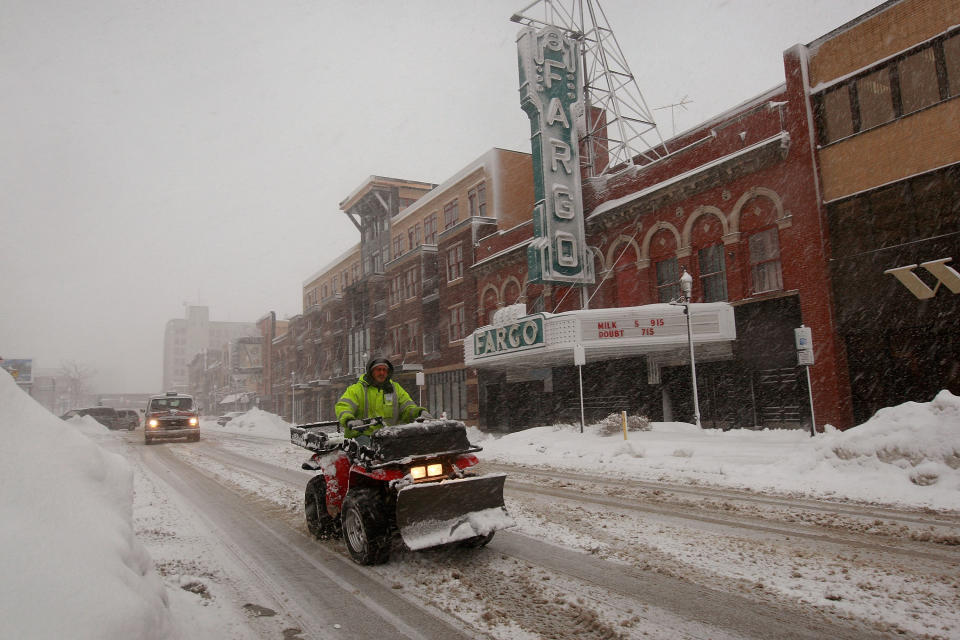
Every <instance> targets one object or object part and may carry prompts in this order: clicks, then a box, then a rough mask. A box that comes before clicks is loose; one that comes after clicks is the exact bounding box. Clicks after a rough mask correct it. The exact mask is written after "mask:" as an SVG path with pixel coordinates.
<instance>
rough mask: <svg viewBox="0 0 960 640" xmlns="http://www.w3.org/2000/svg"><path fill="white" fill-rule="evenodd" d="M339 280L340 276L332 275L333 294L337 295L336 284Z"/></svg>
mask: <svg viewBox="0 0 960 640" xmlns="http://www.w3.org/2000/svg"><path fill="white" fill-rule="evenodd" d="M339 282H340V278H338V277H337V276H333V295H337V289H338V288H339V287H338V286H337V285H338V283H339Z"/></svg>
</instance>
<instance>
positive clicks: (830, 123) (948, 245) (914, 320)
mask: <svg viewBox="0 0 960 640" xmlns="http://www.w3.org/2000/svg"><path fill="white" fill-rule="evenodd" d="M802 52H803V53H805V54H806V55H807V57H808V58H809V66H808V70H807V75H808V87H809V89H808V90H809V92H810V94H811V98H812V100H811V109H812V112H813V113H814V115H815V119H816V124H817V137H816V139H815V142H816V146H817V164H818V167H819V169H820V179H821V191H822V193H821V197H822V199H823V201H824V207H825V209H826V217H827V221H828V223H829V229H830V236H831V246H832V255H831V260H830V273H831V278H832V284H833V292H834V300H835V304H836V317H837V332H838V336H839V339H840V340H841V341H842V344H843V345H844V347H845V350H846V354H847V359H848V361H849V364H850V369H849V371H850V374H849V377H850V381H851V386H852V394H851V401H852V406H853V413H854V418H855V420H856V421H857V422H860V421H863V420H865V419H867V418H868V417H869V416H870V415H872V414H873V413H874V412H875V411H876V410H877V409H879V408H881V407H885V406H890V405H894V404H899V403H902V402H905V401H908V400H914V401H928V400H930V399H931V398H932V397H933V396H934V395H935V394H936V393H937V392H938V391H939V390H941V389H949V390H950V391H951V392H953V393H955V394H960V338H958V334H957V324H958V318H960V295H958V294H960V274H958V273H957V263H956V260H958V259H960V1H958V0H902V1H898V2H887V3H885V4H883V5H881V6H879V7H878V8H876V9H875V10H873V11H871V12H869V13H867V14H865V15H863V16H861V17H859V18H857V19H856V20H853V21H852V22H850V23H848V24H846V25H843V26H841V27H839V28H838V29H836V30H835V31H833V32H831V33H828V34H826V35H825V36H823V37H822V38H819V39H818V40H816V41H814V42H813V43H811V44H810V45H808V46H807V47H805V48H803V49H802Z"/></svg>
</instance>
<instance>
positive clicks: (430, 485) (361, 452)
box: [290, 358, 514, 564]
mask: <svg viewBox="0 0 960 640" xmlns="http://www.w3.org/2000/svg"><path fill="white" fill-rule="evenodd" d="M392 369H393V367H392V365H391V364H390V362H389V361H388V360H386V359H383V358H374V359H373V360H371V361H370V363H369V364H368V365H367V373H366V374H364V375H363V376H361V378H360V380H358V381H357V382H356V383H355V384H353V385H351V386H350V387H348V388H347V390H346V392H345V393H344V394H343V397H341V398H340V401H339V402H338V403H337V407H336V410H337V420H336V421H329V422H316V423H311V424H302V425H294V426H291V427H290V441H291V442H292V443H293V444H296V445H297V446H300V447H303V448H305V449H309V450H310V451H312V452H313V455H312V456H311V457H310V459H309V460H308V461H307V462H305V463H303V469H305V470H308V471H314V472H317V474H316V475H315V476H313V477H312V478H310V480H309V482H307V488H306V491H305V493H304V511H305V513H306V520H307V529H308V530H309V531H310V533H311V534H312V535H314V536H316V537H317V538H330V537H333V536H337V535H338V534H341V533H342V535H343V540H344V542H345V543H346V546H347V550H348V551H349V553H350V557H351V558H353V560H354V561H355V562H357V563H359V564H379V563H382V562H386V561H387V559H388V558H389V556H390V547H391V540H392V538H393V534H394V533H399V535H400V538H401V539H402V540H403V542H404V544H405V545H406V546H407V548H409V549H411V550H414V551H416V550H419V549H426V548H429V547H436V546H441V545H449V544H457V545H460V546H467V547H481V546H483V545H485V544H487V543H488V542H490V540H491V539H492V538H493V534H494V532H495V531H497V530H499V529H504V528H506V527H510V526H513V524H514V523H513V519H512V518H510V516H509V515H508V514H507V511H506V507H505V505H504V501H503V485H504V479H505V477H506V476H505V474H503V473H491V474H486V475H483V474H480V473H478V469H476V466H477V464H478V463H479V460H478V459H477V456H476V455H475V454H476V453H477V452H479V451H480V450H481V448H480V447H478V446H475V445H472V444H471V443H470V442H469V440H468V439H467V430H466V426H465V425H464V424H463V423H462V422H460V421H457V420H436V419H431V417H430V415H429V414H428V413H427V412H426V411H424V409H423V408H422V407H419V406H417V405H416V404H414V403H413V401H412V400H411V399H410V396H409V395H408V394H407V392H406V391H404V390H403V387H401V386H400V385H399V384H397V383H396V382H393V381H392V380H390V374H391V373H392ZM340 427H343V430H344V432H343V433H340V432H339V430H340Z"/></svg>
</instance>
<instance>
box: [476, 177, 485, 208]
mask: <svg viewBox="0 0 960 640" xmlns="http://www.w3.org/2000/svg"><path fill="white" fill-rule="evenodd" d="M477 207H478V211H477V213H478V215H480V216H485V215H487V183H486V182H481V183H480V184H478V185H477Z"/></svg>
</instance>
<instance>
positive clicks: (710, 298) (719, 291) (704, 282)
mask: <svg viewBox="0 0 960 640" xmlns="http://www.w3.org/2000/svg"><path fill="white" fill-rule="evenodd" d="M697 259H698V262H699V265H700V287H701V291H703V301H704V302H720V301H723V300H726V299H727V267H726V260H724V257H723V245H722V244H715V245H713V246H712V247H707V248H706V249H700V251H698V252H697Z"/></svg>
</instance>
